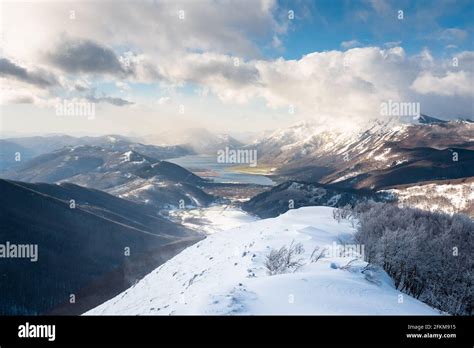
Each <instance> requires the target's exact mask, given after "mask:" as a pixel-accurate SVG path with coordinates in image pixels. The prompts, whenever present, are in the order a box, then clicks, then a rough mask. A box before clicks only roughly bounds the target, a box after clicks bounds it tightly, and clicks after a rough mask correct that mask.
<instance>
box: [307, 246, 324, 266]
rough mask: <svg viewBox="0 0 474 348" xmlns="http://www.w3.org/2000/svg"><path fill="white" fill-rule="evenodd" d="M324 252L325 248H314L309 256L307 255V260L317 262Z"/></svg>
mask: <svg viewBox="0 0 474 348" xmlns="http://www.w3.org/2000/svg"><path fill="white" fill-rule="evenodd" d="M325 253H326V248H323V249H321V248H320V247H318V246H317V247H316V248H314V250H313V252H312V253H311V256H310V257H309V261H310V262H311V263H314V262H318V261H319V259H321V258H322V257H324V254H325Z"/></svg>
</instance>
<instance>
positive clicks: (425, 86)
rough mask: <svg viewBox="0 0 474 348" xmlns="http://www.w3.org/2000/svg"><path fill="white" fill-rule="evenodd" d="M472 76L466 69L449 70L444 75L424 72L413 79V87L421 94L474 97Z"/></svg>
mask: <svg viewBox="0 0 474 348" xmlns="http://www.w3.org/2000/svg"><path fill="white" fill-rule="evenodd" d="M472 78H473V76H472V75H471V74H469V73H468V72H466V71H458V72H453V71H448V72H447V73H446V74H444V75H443V76H435V75H433V73H431V72H423V73H422V74H420V75H419V76H418V77H417V78H416V80H415V81H413V84H412V86H411V88H413V89H414V90H415V91H416V92H418V93H421V94H434V95H438V96H454V95H458V96H466V97H469V96H471V97H474V90H473V82H472V81H473V80H472Z"/></svg>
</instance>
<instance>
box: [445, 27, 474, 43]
mask: <svg viewBox="0 0 474 348" xmlns="http://www.w3.org/2000/svg"><path fill="white" fill-rule="evenodd" d="M467 37H468V32H467V31H465V30H462V29H458V28H448V29H444V30H443V31H442V32H441V33H440V34H439V39H441V40H444V41H454V42H456V41H463V40H465V39H466V38H467Z"/></svg>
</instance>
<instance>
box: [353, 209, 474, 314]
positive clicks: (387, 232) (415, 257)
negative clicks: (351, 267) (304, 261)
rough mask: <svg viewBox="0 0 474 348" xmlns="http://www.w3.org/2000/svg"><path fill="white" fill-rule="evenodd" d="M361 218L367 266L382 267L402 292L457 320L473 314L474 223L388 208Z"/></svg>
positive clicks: (456, 217)
mask: <svg viewBox="0 0 474 348" xmlns="http://www.w3.org/2000/svg"><path fill="white" fill-rule="evenodd" d="M355 213H356V214H357V216H358V219H359V226H358V231H357V233H356V240H357V242H358V243H361V244H364V245H365V259H366V261H368V262H369V263H372V264H374V265H379V266H380V267H382V268H383V269H384V270H385V271H386V272H387V273H388V274H389V275H390V276H391V277H392V278H393V280H394V284H395V286H396V287H397V289H399V290H401V291H402V292H405V293H407V294H410V295H412V296H414V297H415V298H417V299H420V300H421V301H423V302H425V303H427V304H429V305H431V306H433V307H436V308H438V309H440V310H442V311H445V312H448V313H451V314H454V315H472V314H473V311H474V265H473V262H474V261H473V260H474V255H473V248H474V221H472V220H471V219H469V217H467V216H465V215H459V214H454V215H452V216H450V215H447V214H442V213H433V212H428V211H422V210H417V209H411V208H400V207H397V206H396V205H393V204H386V203H372V204H366V205H364V206H361V207H357V208H356V209H355Z"/></svg>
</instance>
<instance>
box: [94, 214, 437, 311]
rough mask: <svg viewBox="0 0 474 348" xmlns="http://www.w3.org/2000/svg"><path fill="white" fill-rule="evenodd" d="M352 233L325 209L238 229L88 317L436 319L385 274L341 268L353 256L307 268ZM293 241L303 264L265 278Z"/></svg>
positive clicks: (197, 247) (184, 255)
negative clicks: (269, 264) (275, 253)
mask: <svg viewBox="0 0 474 348" xmlns="http://www.w3.org/2000/svg"><path fill="white" fill-rule="evenodd" d="M353 233H354V228H353V227H352V225H351V223H349V222H348V221H341V222H340V223H338V222H337V221H336V220H334V218H333V208H329V207H305V208H300V209H297V210H291V211H289V212H287V213H285V214H283V215H280V216H279V217H277V218H273V219H266V220H259V221H256V222H252V223H248V224H243V225H241V226H239V227H236V228H233V229H229V230H226V231H222V232H218V233H215V234H213V235H210V236H208V237H207V238H206V239H205V240H203V241H200V242H199V243H197V244H194V245H193V246H191V247H189V248H187V249H185V250H184V251H182V252H181V253H180V254H178V255H177V256H175V257H174V258H172V259H170V260H169V261H167V262H166V263H165V264H163V265H162V266H160V267H159V268H157V269H156V270H154V271H153V272H152V273H150V274H149V275H147V276H146V277H145V278H143V279H142V280H141V281H140V282H138V283H137V284H136V285H134V286H133V287H132V288H130V289H128V290H127V291H125V292H123V293H121V294H120V295H118V296H116V297H115V298H113V299H111V300H109V301H107V302H105V303H104V304H102V305H100V306H98V307H97V308H95V309H93V310H91V311H89V312H87V313H86V314H94V315H100V314H106V315H107V314H123V315H137V314H138V315H154V314H165V315H167V314H220V315H227V314H395V315H396V314H400V315H412V314H420V315H435V314H438V311H436V310H434V309H432V308H430V307H429V306H427V305H425V304H423V303H421V302H419V301H418V300H415V299H414V298H411V297H410V296H408V295H403V296H400V295H401V293H400V292H399V291H397V290H396V289H395V288H394V287H393V285H392V282H391V280H390V279H389V278H388V276H387V275H386V273H384V272H383V271H380V270H375V271H374V270H372V271H365V272H364V273H362V270H363V268H364V267H365V266H366V263H365V262H363V261H360V260H359V261H355V262H353V263H352V266H351V267H348V269H343V268H341V267H342V266H344V265H347V264H348V263H349V261H351V260H353V258H352V257H337V256H336V255H327V256H326V257H323V258H322V259H320V260H319V261H317V262H313V263H311V262H310V258H311V254H312V252H313V250H314V248H315V247H316V246H320V247H321V248H323V247H324V246H326V245H331V244H332V243H333V242H337V241H338V240H345V241H348V240H350V239H351V237H352V234H353ZM292 241H294V243H301V244H302V245H303V247H304V252H303V253H302V254H300V255H298V257H299V258H301V259H302V260H301V261H302V263H304V265H303V266H302V267H301V268H299V269H298V270H297V271H295V272H289V273H284V274H278V275H268V273H267V270H266V268H265V267H264V262H265V258H266V255H268V253H269V252H270V250H271V249H272V248H274V249H279V248H281V247H282V246H284V245H286V246H287V247H288V246H289V245H290V244H291V242H292ZM328 250H329V249H328ZM369 280H370V281H369Z"/></svg>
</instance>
